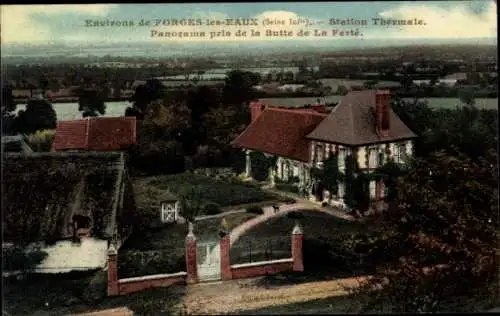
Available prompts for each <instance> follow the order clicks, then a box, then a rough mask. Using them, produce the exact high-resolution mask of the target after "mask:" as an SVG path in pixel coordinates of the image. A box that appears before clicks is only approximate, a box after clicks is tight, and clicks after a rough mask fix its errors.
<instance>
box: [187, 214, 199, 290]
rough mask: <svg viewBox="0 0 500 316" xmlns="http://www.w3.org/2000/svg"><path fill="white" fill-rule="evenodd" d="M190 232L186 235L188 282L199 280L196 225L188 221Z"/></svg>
mask: <svg viewBox="0 0 500 316" xmlns="http://www.w3.org/2000/svg"><path fill="white" fill-rule="evenodd" d="M188 225H189V232H188V234H187V236H186V244H185V246H186V273H187V279H186V282H187V283H188V284H192V283H197V282H198V266H197V259H196V236H195V235H194V232H193V230H194V225H193V223H192V222H189V223H188Z"/></svg>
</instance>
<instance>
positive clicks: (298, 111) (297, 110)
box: [262, 106, 327, 116]
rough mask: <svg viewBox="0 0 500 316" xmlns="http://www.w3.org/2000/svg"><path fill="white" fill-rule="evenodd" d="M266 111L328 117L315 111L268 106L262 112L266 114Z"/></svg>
mask: <svg viewBox="0 0 500 316" xmlns="http://www.w3.org/2000/svg"><path fill="white" fill-rule="evenodd" d="M265 111H276V112H287V113H299V114H311V115H317V116H327V114H326V113H319V112H315V111H307V110H305V109H302V108H300V109H287V108H279V107H273V106H268V107H266V108H265V109H264V111H262V113H264V112H265Z"/></svg>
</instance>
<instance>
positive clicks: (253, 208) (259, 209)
mask: <svg viewBox="0 0 500 316" xmlns="http://www.w3.org/2000/svg"><path fill="white" fill-rule="evenodd" d="M247 212H248V213H252V214H258V215H261V214H264V210H263V209H262V207H259V206H250V207H249V208H247Z"/></svg>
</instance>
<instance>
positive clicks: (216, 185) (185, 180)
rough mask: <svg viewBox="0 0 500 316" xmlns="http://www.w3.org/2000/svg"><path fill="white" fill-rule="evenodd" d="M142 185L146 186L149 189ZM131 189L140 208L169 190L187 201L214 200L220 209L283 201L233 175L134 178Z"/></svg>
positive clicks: (209, 201) (174, 175)
mask: <svg viewBox="0 0 500 316" xmlns="http://www.w3.org/2000/svg"><path fill="white" fill-rule="evenodd" d="M143 188H148V190H147V191H146V190H144V189H143ZM134 190H135V191H136V200H137V204H138V206H139V207H141V205H152V204H155V203H157V202H158V201H157V199H158V196H159V195H163V194H165V192H170V193H172V194H173V195H175V196H177V197H184V198H186V199H187V200H190V199H196V200H197V202H201V204H202V205H203V204H209V203H214V204H217V205H218V206H220V207H221V208H227V207H229V206H237V205H242V204H249V203H258V202H264V201H273V202H274V201H278V200H279V201H281V200H283V198H281V197H279V196H277V195H274V194H271V193H268V192H265V191H263V190H261V189H260V188H258V187H256V186H255V185H252V184H249V183H244V182H242V181H240V180H238V179H236V178H234V179H225V180H222V179H221V180H218V179H214V178H210V177H206V176H203V175H198V174H193V173H188V172H185V173H180V174H173V175H165V176H157V177H141V178H136V179H135V181H134ZM148 193H149V194H148ZM151 200H152V201H151ZM200 215H201V214H200Z"/></svg>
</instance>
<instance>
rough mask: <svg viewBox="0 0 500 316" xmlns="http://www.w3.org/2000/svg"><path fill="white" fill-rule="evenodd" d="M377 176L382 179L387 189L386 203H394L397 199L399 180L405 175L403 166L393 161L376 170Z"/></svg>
mask: <svg viewBox="0 0 500 316" xmlns="http://www.w3.org/2000/svg"><path fill="white" fill-rule="evenodd" d="M375 174H376V175H377V176H378V177H379V178H381V179H382V181H383V182H384V186H385V189H386V194H385V200H386V202H390V201H393V200H394V199H395V197H396V192H397V191H396V190H397V185H398V179H399V178H401V177H402V176H403V175H404V170H403V169H402V168H401V166H400V165H399V164H397V163H395V162H393V161H388V162H387V163H385V164H384V165H382V166H380V167H378V168H377V170H375Z"/></svg>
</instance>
